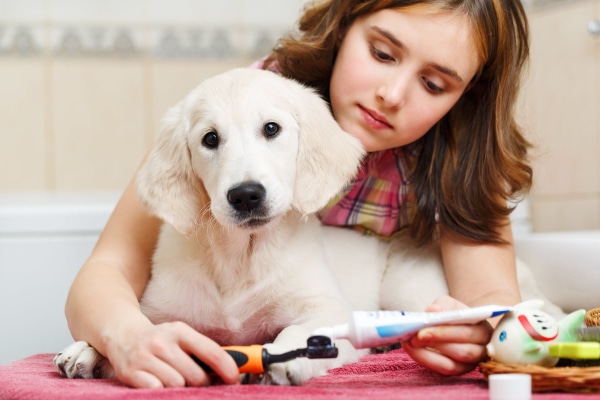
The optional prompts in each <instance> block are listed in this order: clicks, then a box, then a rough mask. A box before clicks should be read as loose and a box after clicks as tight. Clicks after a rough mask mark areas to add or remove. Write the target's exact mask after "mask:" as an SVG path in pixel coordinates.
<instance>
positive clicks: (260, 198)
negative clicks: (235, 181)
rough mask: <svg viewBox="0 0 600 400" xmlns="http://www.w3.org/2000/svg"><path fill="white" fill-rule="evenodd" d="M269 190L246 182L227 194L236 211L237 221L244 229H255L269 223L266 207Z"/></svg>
mask: <svg viewBox="0 0 600 400" xmlns="http://www.w3.org/2000/svg"><path fill="white" fill-rule="evenodd" d="M266 198H267V190H266V189H265V187H264V186H263V185H261V184H260V183H257V182H245V183H242V184H240V185H237V186H235V187H233V188H231V189H229V191H228V192H227V201H228V202H229V205H230V206H231V208H233V210H235V219H236V222H237V223H238V224H239V225H242V226H244V227H255V226H260V225H264V224H266V223H267V222H269V218H268V207H267V205H266Z"/></svg>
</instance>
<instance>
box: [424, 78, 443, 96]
mask: <svg viewBox="0 0 600 400" xmlns="http://www.w3.org/2000/svg"><path fill="white" fill-rule="evenodd" d="M423 81H424V82H425V86H426V87H427V89H428V90H429V91H430V92H433V93H435V94H441V93H444V89H442V88H441V87H439V86H438V85H436V84H435V83H433V82H431V81H430V80H428V79H423Z"/></svg>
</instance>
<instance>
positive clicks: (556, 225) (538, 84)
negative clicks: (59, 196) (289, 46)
mask: <svg viewBox="0 0 600 400" xmlns="http://www.w3.org/2000/svg"><path fill="white" fill-rule="evenodd" d="M305 1H306V0H221V1H218V2H204V1H199V0H171V1H166V0H0V88H1V89H2V94H3V95H2V96H0V191H92V190H93V191H97V190H108V191H120V190H122V189H123V187H124V186H125V185H126V184H127V182H128V180H129V179H131V177H132V175H133V173H134V171H135V168H136V167H137V166H138V165H139V162H140V160H141V159H142V157H143V155H144V154H145V152H146V151H147V149H148V148H149V147H150V146H151V144H152V142H153V138H154V136H155V135H156V132H157V127H158V125H159V121H160V118H161V116H162V115H163V113H164V112H165V110H166V109H167V107H169V106H170V105H171V104H174V103H175V102H176V101H178V100H179V99H180V98H181V97H182V96H184V94H185V93H187V92H188V91H189V90H190V89H191V88H192V87H194V86H195V85H196V84H197V83H198V82H199V81H201V80H202V79H203V78H205V77H207V76H210V75H213V74H215V73H217V72H220V71H223V70H226V69H229V68H232V67H235V66H244V65H247V64H248V63H250V62H251V61H253V60H255V59H257V58H259V57H261V56H262V55H264V54H266V53H267V52H268V50H269V48H270V47H271V46H272V45H273V43H274V42H275V40H276V38H277V37H279V36H280V35H281V34H283V33H284V32H286V31H287V30H288V29H290V28H291V27H292V26H293V25H294V22H295V21H296V19H297V17H298V16H299V12H300V10H301V8H302V5H303V3H304V2H305ZM523 1H524V3H525V4H526V7H527V11H528V13H529V16H530V20H531V30H532V62H531V68H530V74H529V78H528V80H527V81H526V84H525V91H524V94H523V96H522V98H521V106H520V108H519V112H520V122H521V123H522V125H523V126H524V128H525V129H526V131H527V132H528V136H529V137H530V139H531V140H532V142H534V144H535V145H536V147H535V150H534V166H535V184H534V187H533V190H532V193H531V196H530V199H529V200H530V201H529V203H528V204H529V206H530V208H531V215H532V221H533V229H534V230H536V231H551V230H573V229H600V158H599V157H598V154H599V152H600V95H599V93H600V72H599V71H600V38H598V37H593V36H592V35H591V34H589V33H588V30H587V24H588V22H590V21H592V20H594V19H595V20H600V0H523Z"/></svg>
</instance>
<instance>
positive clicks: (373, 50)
mask: <svg viewBox="0 0 600 400" xmlns="http://www.w3.org/2000/svg"><path fill="white" fill-rule="evenodd" d="M370 49H371V54H372V55H373V57H375V58H376V59H377V60H380V61H393V60H394V57H392V56H390V55H389V54H387V53H385V52H383V51H381V50H379V49H378V48H377V47H375V46H373V45H371V46H370Z"/></svg>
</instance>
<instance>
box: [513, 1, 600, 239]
mask: <svg viewBox="0 0 600 400" xmlns="http://www.w3.org/2000/svg"><path fill="white" fill-rule="evenodd" d="M553 4H554V5H555V7H544V8H541V9H539V10H537V11H535V12H532V13H531V14H530V26H531V31H532V43H531V64H530V73H529V79H528V81H527V85H526V87H525V92H524V95H525V96H524V98H523V102H522V103H523V104H522V109H521V111H522V112H521V114H522V118H521V121H522V122H524V124H525V128H526V130H527V132H528V134H529V135H530V139H531V140H532V142H533V143H534V145H535V148H534V151H533V155H534V158H533V160H534V173H535V178H534V179H535V180H534V186H533V189H532V192H531V196H530V204H531V210H532V213H531V214H532V223H533V228H534V230H536V231H555V230H587V229H600V158H599V157H598V154H600V72H599V71H600V36H594V35H593V34H591V33H590V32H589V30H588V24H589V23H590V21H593V20H596V21H600V0H578V1H574V0H571V1H566V0H565V1H561V2H559V1H555V2H553Z"/></svg>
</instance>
